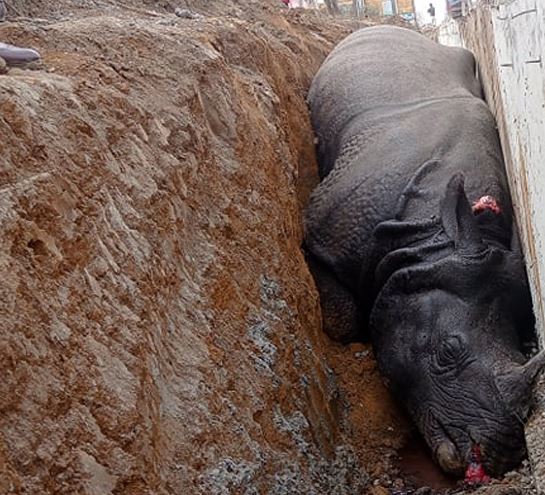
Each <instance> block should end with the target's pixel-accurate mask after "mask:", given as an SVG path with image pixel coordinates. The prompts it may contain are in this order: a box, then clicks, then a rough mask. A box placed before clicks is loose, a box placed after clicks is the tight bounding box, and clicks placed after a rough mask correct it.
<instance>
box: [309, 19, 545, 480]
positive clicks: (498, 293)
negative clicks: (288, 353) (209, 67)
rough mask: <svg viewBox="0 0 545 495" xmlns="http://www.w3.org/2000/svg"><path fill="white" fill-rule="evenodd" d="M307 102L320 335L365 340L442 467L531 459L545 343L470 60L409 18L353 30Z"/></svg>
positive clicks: (458, 469)
mask: <svg viewBox="0 0 545 495" xmlns="http://www.w3.org/2000/svg"><path fill="white" fill-rule="evenodd" d="M308 101H309V105H310V109H311V119H312V124H313V126H314V129H315V133H316V138H317V155H318V166H319V175H320V184H319V185H318V186H317V188H316V189H315V190H314V192H313V193H312V195H311V198H310V200H309V204H308V207H307V210H306V212H305V222H304V223H305V237H304V247H305V251H306V253H307V257H308V261H309V266H310V268H311V271H312V273H313V275H314V277H315V280H316V285H317V287H318V291H319V295H320V300H321V304H322V310H323V321H324V328H325V330H326V332H327V333H328V334H329V335H330V336H331V337H332V338H334V339H336V340H338V341H341V342H349V341H354V340H358V339H363V338H365V337H366V336H369V337H370V340H371V343H372V345H373V351H374V353H375V356H376V359H377V363H378V366H379V370H380V371H381V373H382V375H383V377H384V380H385V382H386V384H387V385H388V387H389V388H390V390H391V391H392V394H393V395H394V396H395V397H396V398H397V399H398V400H399V401H400V402H401V404H402V405H403V406H404V407H405V408H406V410H407V412H408V414H409V416H410V417H411V418H412V420H413V421H414V422H415V424H416V426H417V428H418V430H419V431H420V433H421V434H422V436H423V437H424V439H425V440H426V442H427V444H428V446H429V448H430V450H431V453H432V455H433V456H434V458H435V459H436V461H437V462H438V463H439V465H440V466H441V468H442V469H443V470H444V471H446V472H448V473H451V474H454V475H460V474H462V473H463V472H465V471H466V469H467V468H468V466H469V465H470V463H471V460H472V459H475V453H476V452H478V453H479V454H480V455H481V458H482V466H484V469H485V470H486V471H487V472H488V474H491V475H494V476H499V475H501V474H502V473H504V472H506V471H507V470H509V469H511V468H513V467H515V466H516V465H517V464H518V463H519V462H520V461H521V459H522V458H523V456H524V455H525V450H526V449H525V440H524V419H525V416H526V415H527V412H528V408H529V405H530V399H531V389H532V384H533V381H534V380H535V377H536V375H537V374H538V372H539V371H540V369H541V368H542V367H543V365H544V362H545V356H544V354H543V353H540V354H538V355H537V356H534V357H533V358H531V359H529V360H527V358H526V357H525V355H524V353H523V352H522V350H521V345H522V344H521V343H522V342H523V341H524V340H525V339H528V338H529V337H530V336H531V335H532V334H533V332H534V329H533V326H534V319H533V313H532V303H531V296H530V292H529V287H528V281H527V276H526V271H525V265H524V260H523V255H522V253H521V248H520V246H519V242H518V234H517V231H516V228H515V225H514V216H513V209H512V203H511V199H510V195H509V188H508V182H507V179H506V173H505V167H504V161H503V158H502V151H501V147H500V143H499V139H498V133H497V129H496V125H495V121H494V118H493V116H492V114H491V112H490V111H489V109H488V107H487V105H486V102H485V101H484V99H483V95H482V90H481V86H480V83H479V81H478V79H477V77H476V63H475V60H474V57H473V55H472V54H471V53H470V52H469V51H467V50H465V49H462V48H452V47H445V46H441V45H439V44H437V43H435V42H433V41H431V40H429V39H427V38H425V37H424V36H422V35H420V34H418V33H416V32H414V31H411V30H408V29H403V28H396V27H392V26H381V27H372V28H366V29H362V30H360V31H357V32H355V33H353V34H351V35H350V36H348V37H347V38H346V39H345V40H344V41H342V42H341V43H340V44H339V45H338V46H337V47H336V48H335V49H334V50H333V51H332V53H331V54H330V55H329V57H328V58H327V59H326V61H325V62H324V64H323V65H322V67H321V68H320V69H319V71H318V73H317V74H316V76H315V78H314V80H313V83H312V85H311V88H310V91H309V95H308Z"/></svg>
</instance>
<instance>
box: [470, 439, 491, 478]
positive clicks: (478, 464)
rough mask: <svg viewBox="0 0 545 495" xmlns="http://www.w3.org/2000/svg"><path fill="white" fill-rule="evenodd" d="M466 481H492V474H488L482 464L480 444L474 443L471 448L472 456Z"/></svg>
mask: <svg viewBox="0 0 545 495" xmlns="http://www.w3.org/2000/svg"><path fill="white" fill-rule="evenodd" d="M464 481H465V482H466V483H467V484H468V485H483V484H484V483H488V482H489V481H490V476H488V475H487V474H486V472H485V470H484V467H483V465H482V461H481V449H480V447H479V446H478V445H474V446H473V448H472V449H471V457H470V461H469V466H467V470H466V477H465V480H464Z"/></svg>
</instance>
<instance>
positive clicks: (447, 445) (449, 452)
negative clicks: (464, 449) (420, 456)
mask: <svg viewBox="0 0 545 495" xmlns="http://www.w3.org/2000/svg"><path fill="white" fill-rule="evenodd" d="M435 457H436V458H437V462H438V463H439V465H440V466H441V469H443V471H445V472H446V473H450V474H452V475H455V476H460V475H462V474H463V473H464V470H465V468H466V462H465V461H464V460H463V458H462V456H461V455H460V453H459V452H458V450H457V449H456V447H455V446H454V444H453V443H452V442H450V441H449V440H444V441H442V442H441V443H440V444H439V446H438V447H437V450H436V451H435Z"/></svg>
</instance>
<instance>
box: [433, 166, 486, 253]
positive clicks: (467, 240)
mask: <svg viewBox="0 0 545 495" xmlns="http://www.w3.org/2000/svg"><path fill="white" fill-rule="evenodd" d="M441 219H442V222H443V228H444V229H445V232H446V233H447V235H448V236H449V237H450V238H451V239H452V240H453V241H454V245H455V247H456V249H457V250H460V251H464V252H477V251H480V250H482V249H483V244H482V238H481V234H480V232H479V227H478V225H477V222H476V221H475V217H474V216H473V212H472V211H471V206H470V205H469V201H468V199H467V196H466V193H465V190H464V176H463V175H462V174H456V175H454V176H453V177H452V178H451V179H450V180H449V182H448V184H447V190H446V193H445V197H444V198H443V202H442V204H441Z"/></svg>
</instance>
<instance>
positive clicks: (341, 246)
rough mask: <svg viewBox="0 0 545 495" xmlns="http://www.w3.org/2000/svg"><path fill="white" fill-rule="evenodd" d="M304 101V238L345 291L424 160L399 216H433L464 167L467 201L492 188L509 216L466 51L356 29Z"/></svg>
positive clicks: (396, 32) (393, 32) (386, 29)
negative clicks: (307, 111) (309, 143)
mask: <svg viewBox="0 0 545 495" xmlns="http://www.w3.org/2000/svg"><path fill="white" fill-rule="evenodd" d="M415 54H417V56H415ZM420 55H421V56H420ZM309 104H310V108H311V115H312V122H313V125H314V129H315V131H316V134H317V137H318V161H319V167H320V177H321V179H322V182H321V184H320V185H319V187H318V188H317V189H316V191H315V192H314V194H313V195H312V198H311V201H310V204H309V207H308V210H307V214H306V219H305V220H306V222H305V223H306V237H305V243H306V246H307V248H308V250H309V252H310V253H311V254H312V256H313V257H314V260H315V261H316V262H318V263H321V264H324V265H327V267H328V269H329V270H332V271H333V274H334V275H335V276H336V278H337V279H338V280H341V281H342V284H343V285H344V286H345V287H346V288H348V289H349V290H351V291H357V290H358V280H359V278H360V276H362V273H363V274H365V273H367V272H368V271H369V270H372V269H373V266H370V264H371V265H372V264H373V259H374V256H373V254H374V253H373V246H372V245H371V244H372V236H371V234H372V232H373V229H374V228H375V226H376V225H377V224H378V223H380V222H381V221H384V220H386V219H389V218H393V217H394V216H395V215H396V212H397V211H396V210H397V206H398V201H399V198H400V196H401V194H402V192H403V191H404V189H405V187H406V186H407V184H408V182H409V181H410V180H411V178H413V177H415V174H416V172H417V171H418V170H419V168H420V167H422V165H423V164H425V163H426V162H428V161H430V160H436V161H437V163H436V164H432V165H431V166H430V167H428V168H429V169H430V171H429V172H426V173H425V176H424V177H423V178H422V180H420V181H419V187H418V189H419V200H418V201H412V202H410V203H409V204H408V210H407V211H405V216H406V217H410V216H412V215H413V216H417V217H419V218H426V217H428V218H431V217H433V216H434V215H437V214H438V212H439V203H440V201H441V199H442V197H443V196H444V191H445V188H446V184H447V182H448V181H449V179H450V178H451V177H452V175H453V174H454V173H456V172H463V173H464V175H465V178H466V181H465V190H466V193H467V195H468V198H469V200H470V201H474V200H477V199H478V198H480V197H482V196H484V195H492V196H494V197H495V198H497V199H498V200H499V201H500V203H501V204H502V205H503V208H504V212H505V214H506V218H507V219H508V220H509V221H510V220H511V206H510V199H509V195H508V190H507V183H506V178H505V174H504V167H503V161H502V154H501V149H500V145H499V141H498V138H497V134H496V131H495V123H494V119H493V117H492V115H491V113H490V111H489V110H488V107H487V106H486V103H485V102H484V101H483V99H482V98H481V90H480V85H479V83H478V81H477V79H476V77H475V61H474V58H473V55H472V54H471V53H470V52H468V51H467V50H464V49H460V48H451V47H444V46H441V45H438V44H436V43H434V42H432V41H430V40H428V39H426V38H424V37H423V36H421V35H419V34H417V33H414V32H412V31H409V30H406V29H401V28H396V27H391V26H380V27H375V28H367V29H363V30H360V31H358V32H356V33H354V34H352V35H351V36H349V37H348V38H346V39H345V40H344V41H343V42H342V43H340V44H339V45H338V47H337V48H336V49H335V50H334V51H333V52H332V53H331V54H330V56H329V57H328V58H327V60H326V61H325V63H324V64H323V66H322V67H321V69H320V70H319V72H318V74H317V75H316V77H315V79H314V82H313V84H312V87H311V89H310V93H309ZM411 210H413V211H411Z"/></svg>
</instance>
